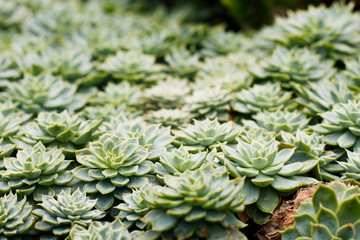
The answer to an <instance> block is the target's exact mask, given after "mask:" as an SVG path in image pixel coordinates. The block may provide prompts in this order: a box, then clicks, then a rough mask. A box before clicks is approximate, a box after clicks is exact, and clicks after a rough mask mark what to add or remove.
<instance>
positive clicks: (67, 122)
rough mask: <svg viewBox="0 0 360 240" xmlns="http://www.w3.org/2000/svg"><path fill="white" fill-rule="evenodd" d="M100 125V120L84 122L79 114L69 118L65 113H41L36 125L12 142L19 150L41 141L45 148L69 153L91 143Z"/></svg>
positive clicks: (30, 126)
mask: <svg viewBox="0 0 360 240" xmlns="http://www.w3.org/2000/svg"><path fill="white" fill-rule="evenodd" d="M100 123H101V120H85V119H83V117H82V116H81V115H80V114H74V115H72V116H70V115H69V114H68V112H67V111H63V112H61V113H56V112H41V113H39V115H38V117H37V119H36V124H35V125H34V126H33V125H29V126H27V127H28V128H29V129H26V130H25V134H24V136H16V139H14V141H15V142H16V143H17V144H18V147H19V148H25V147H26V146H29V145H33V144H35V143H37V142H38V141H41V142H42V143H43V144H44V145H45V146H46V147H47V148H64V150H65V152H69V153H71V152H74V151H75V150H77V149H79V148H82V147H84V146H85V145H86V144H87V143H89V142H90V141H91V139H92V138H93V137H94V135H95V134H94V132H95V130H96V129H97V128H98V126H99V125H100Z"/></svg>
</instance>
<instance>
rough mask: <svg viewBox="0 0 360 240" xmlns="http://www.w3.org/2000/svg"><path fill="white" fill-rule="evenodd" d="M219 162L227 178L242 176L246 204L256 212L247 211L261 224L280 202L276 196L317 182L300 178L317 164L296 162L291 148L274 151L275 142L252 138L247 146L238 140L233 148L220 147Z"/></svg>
mask: <svg viewBox="0 0 360 240" xmlns="http://www.w3.org/2000/svg"><path fill="white" fill-rule="evenodd" d="M221 149H222V152H220V153H217V154H216V157H217V158H218V160H219V162H220V163H221V164H223V165H225V166H226V168H227V170H228V171H229V172H230V174H231V175H233V176H235V177H237V176H246V177H247V179H246V182H245V186H244V188H245V189H246V190H245V192H246V193H247V197H246V198H247V199H246V200H245V203H246V204H256V207H257V209H258V210H256V209H255V212H252V213H250V212H247V214H248V215H250V216H251V217H252V218H253V219H254V221H255V222H256V223H258V224H263V223H264V221H266V220H267V219H268V218H269V217H270V214H271V213H272V212H273V211H274V210H275V208H276V207H277V205H278V204H279V202H280V196H279V194H282V195H284V194H290V193H292V192H294V191H295V190H296V189H298V188H300V187H301V186H306V185H308V184H310V183H314V182H317V180H316V179H314V178H311V177H306V176H302V175H303V174H305V173H307V172H309V171H310V170H312V169H313V168H314V167H315V166H316V164H317V163H318V161H317V160H316V159H315V160H314V159H305V160H303V159H301V160H299V159H297V158H296V157H295V156H294V152H295V148H284V149H281V150H279V149H278V142H277V141H275V140H274V139H272V140H262V139H256V140H253V141H252V142H251V143H247V142H244V141H242V140H240V139H239V140H238V143H237V145H236V146H235V147H230V146H227V145H224V144H223V145H221Z"/></svg>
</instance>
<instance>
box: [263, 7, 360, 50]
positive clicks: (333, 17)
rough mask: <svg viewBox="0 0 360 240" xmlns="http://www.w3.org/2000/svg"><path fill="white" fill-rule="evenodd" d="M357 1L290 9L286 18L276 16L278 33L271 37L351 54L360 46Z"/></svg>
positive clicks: (300, 45)
mask: <svg viewBox="0 0 360 240" xmlns="http://www.w3.org/2000/svg"><path fill="white" fill-rule="evenodd" d="M353 7H354V4H344V3H343V2H338V3H334V4H333V5H332V6H331V7H330V8H327V7H326V6H325V5H320V6H318V7H309V8H308V9H307V10H299V11H296V12H289V13H288V16H287V18H277V19H276V21H275V28H277V32H276V34H272V35H270V37H271V38H272V39H273V40H274V41H275V42H277V43H280V44H281V45H285V46H288V47H292V46H299V47H303V46H305V47H309V48H312V49H315V50H316V51H317V52H319V53H321V54H322V55H324V56H330V57H340V56H343V55H351V54H353V53H354V52H356V49H358V48H359V46H360V39H359V32H358V31H356V29H359V26H360V25H359V24H360V21H359V20H360V15H359V14H358V13H353V12H352V11H353Z"/></svg>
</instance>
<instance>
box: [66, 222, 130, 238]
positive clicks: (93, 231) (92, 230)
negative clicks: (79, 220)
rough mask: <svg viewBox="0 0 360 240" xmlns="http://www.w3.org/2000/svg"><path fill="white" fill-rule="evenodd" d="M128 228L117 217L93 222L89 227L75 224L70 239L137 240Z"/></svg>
mask: <svg viewBox="0 0 360 240" xmlns="http://www.w3.org/2000/svg"><path fill="white" fill-rule="evenodd" d="M135 239H136V238H135V237H134V236H132V234H130V233H129V231H128V229H127V228H126V226H125V225H124V223H122V222H121V221H120V219H119V218H115V220H114V221H113V222H111V223H110V222H104V223H102V222H98V221H96V222H92V223H91V224H90V226H89V227H88V228H84V227H82V226H80V225H75V226H74V227H72V228H71V231H70V233H69V240H135Z"/></svg>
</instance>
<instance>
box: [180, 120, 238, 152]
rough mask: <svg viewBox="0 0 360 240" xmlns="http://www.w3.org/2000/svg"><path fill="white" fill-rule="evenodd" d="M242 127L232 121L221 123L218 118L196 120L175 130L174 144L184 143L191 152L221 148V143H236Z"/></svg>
mask: <svg viewBox="0 0 360 240" xmlns="http://www.w3.org/2000/svg"><path fill="white" fill-rule="evenodd" d="M240 131H241V129H240V128H237V127H235V126H234V124H233V123H232V122H226V123H219V122H218V120H217V119H214V120H210V119H206V120H203V121H198V120H194V124H189V125H188V126H187V127H181V128H180V129H179V130H174V131H173V133H174V135H175V137H176V140H175V141H174V142H173V144H174V145H176V146H180V145H183V146H184V148H185V149H186V150H188V151H190V152H198V151H199V150H200V151H204V150H212V149H213V148H220V143H224V144H234V143H236V140H235V138H236V137H237V136H238V135H239V134H240Z"/></svg>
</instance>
